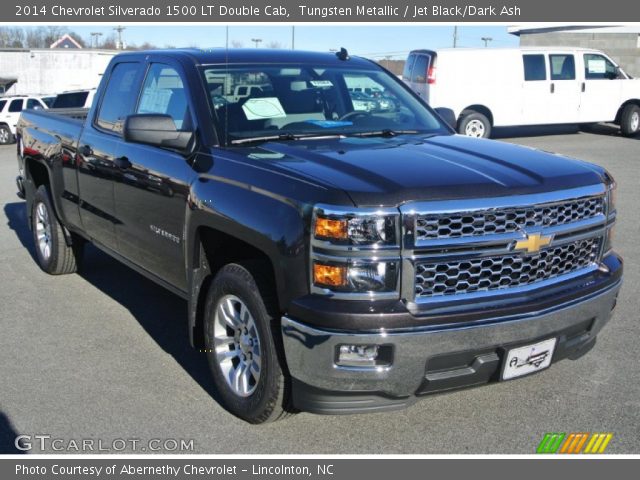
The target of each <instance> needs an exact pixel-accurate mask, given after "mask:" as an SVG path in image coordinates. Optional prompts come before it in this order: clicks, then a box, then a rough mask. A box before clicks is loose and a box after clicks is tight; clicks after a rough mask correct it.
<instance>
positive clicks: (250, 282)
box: [205, 264, 290, 423]
mask: <svg viewBox="0 0 640 480" xmlns="http://www.w3.org/2000/svg"><path fill="white" fill-rule="evenodd" d="M259 270H260V266H259V265H254V264H251V265H240V264H229V265H226V266H224V267H223V268H222V269H220V271H219V272H218V274H217V275H216V277H215V279H214V280H213V282H212V283H211V286H210V288H209V291H208V293H207V300H206V306H205V343H206V347H207V359H208V362H209V367H210V369H211V373H212V375H213V380H214V383H215V385H216V388H217V390H218V392H219V393H220V396H221V399H222V403H223V406H224V407H225V408H226V409H227V410H229V411H230V412H231V413H233V414H234V415H236V416H238V417H240V418H242V419H244V420H246V421H247V422H250V423H266V422H271V421H274V420H278V419H280V418H282V417H284V416H286V415H287V413H288V412H289V411H290V407H289V385H288V379H287V378H286V377H285V373H284V371H283V370H284V369H283V367H282V366H281V361H280V359H279V356H278V350H277V343H278V342H277V341H276V340H277V335H278V331H277V329H278V323H277V322H275V320H276V315H275V313H273V312H274V309H273V303H272V302H273V300H272V298H271V296H270V294H269V293H268V292H270V290H271V289H270V288H269V285H268V284H265V280H264V279H265V278H266V277H264V276H263V275H262V274H261V272H260V271H259ZM270 312H272V313H270Z"/></svg>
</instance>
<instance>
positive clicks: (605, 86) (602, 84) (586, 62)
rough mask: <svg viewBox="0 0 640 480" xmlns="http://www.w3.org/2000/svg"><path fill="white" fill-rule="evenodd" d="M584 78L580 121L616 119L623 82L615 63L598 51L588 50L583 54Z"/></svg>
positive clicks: (620, 101)
mask: <svg viewBox="0 0 640 480" xmlns="http://www.w3.org/2000/svg"><path fill="white" fill-rule="evenodd" d="M581 62H582V67H583V68H582V71H583V72H584V78H583V79H582V84H581V85H582V87H581V96H580V122H604V121H613V120H614V119H615V117H616V113H617V112H618V108H620V105H621V104H622V98H621V97H622V87H623V84H622V82H624V81H625V79H624V77H623V76H622V75H620V74H619V70H618V68H617V67H616V65H615V64H614V63H613V62H612V61H611V60H610V59H609V58H607V57H605V56H604V55H602V54H599V53H585V54H583V55H582V58H581Z"/></svg>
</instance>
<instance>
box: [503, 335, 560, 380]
mask: <svg viewBox="0 0 640 480" xmlns="http://www.w3.org/2000/svg"><path fill="white" fill-rule="evenodd" d="M556 341H557V339H556V338H551V339H549V340H545V341H543V342H539V343H536V344H534V345H527V346H525V347H518V348H514V349H512V350H509V352H508V353H507V356H506V358H505V362H504V370H503V371H502V379H503V380H509V379H510V378H516V377H522V376H523V375H528V374H530V373H533V372H537V371H538V370H544V369H545V368H547V367H548V366H549V365H551V358H552V357H553V350H554V349H555V348H556Z"/></svg>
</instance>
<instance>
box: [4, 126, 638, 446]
mask: <svg viewBox="0 0 640 480" xmlns="http://www.w3.org/2000/svg"><path fill="white" fill-rule="evenodd" d="M498 133H499V136H500V137H502V140H503V141H510V142H515V143H519V144H523V145H529V146H533V147H537V148H541V149H544V150H548V151H553V152H558V153H561V154H566V155H570V156H574V157H578V158H582V159H586V160H589V161H592V162H595V163H598V164H600V165H602V166H604V167H606V168H607V169H608V170H609V171H610V172H611V173H612V174H613V175H614V176H615V178H616V179H617V180H618V184H619V194H618V209H619V224H618V227H617V239H616V249H617V250H618V251H619V252H620V253H621V254H622V255H623V256H624V259H625V277H626V280H625V281H626V283H625V286H624V288H623V291H622V293H621V296H620V299H619V302H618V307H617V309H616V311H615V315H614V318H613V319H612V321H611V323H610V324H609V325H608V326H607V328H605V330H604V331H603V332H602V333H601V334H600V336H599V340H598V343H597V345H596V347H595V348H594V349H593V350H592V351H591V352H590V353H589V354H588V355H587V356H585V357H583V358H582V359H580V360H579V361H563V362H560V363H558V364H556V365H554V366H553V367H552V368H551V369H549V370H547V371H546V372H544V373H541V374H539V375H534V376H531V377H527V378H523V379H520V380H518V381H513V382H505V383H498V384H493V385H491V386H486V387H481V388H475V389H470V390H464V391H459V392H455V393H450V394H446V395H438V396H432V397H428V398H425V399H423V400H422V401H420V402H418V403H417V404H415V405H414V406H412V407H411V408H409V409H407V410H403V411H398V412H393V413H384V414H369V415H353V416H346V417H345V416H339V417H332V416H317V415H312V414H307V413H302V414H299V415H296V416H294V417H292V418H289V419H288V420H285V421H281V422H278V423H275V424H269V425H263V426H258V427H256V426H250V425H248V424H245V423H244V422H242V421H240V420H238V419H236V418H235V417H233V416H231V415H230V414H228V413H227V412H226V411H225V410H223V409H222V408H221V407H220V406H219V405H218V403H217V402H216V400H215V392H214V390H213V386H212V382H211V380H210V378H209V373H208V370H207V366H206V362H205V359H204V357H203V356H202V354H199V353H197V352H195V351H193V350H192V349H191V348H190V347H189V344H188V338H187V329H186V313H187V309H186V303H185V302H184V301H183V300H181V299H179V298H178V297H175V296H173V295H172V294H170V293H168V292H167V291H165V290H163V289H162V288H161V287H158V286H156V285H155V284H154V283H152V282H150V281H148V280H146V279H145V278H143V277H141V276H140V275H138V274H137V273H135V272H133V271H132V270H129V269H128V268H126V267H124V266H122V265H120V264H119V263H118V262H116V261H115V260H112V259H111V258H109V257H108V256H106V255H105V254H102V253H100V252H98V251H97V250H95V249H93V248H90V249H89V250H88V252H87V257H86V263H85V268H84V271H83V272H82V273H81V274H78V275H68V276H61V277H52V276H48V275H46V274H44V273H42V272H41V271H40V269H39V268H38V266H37V265H36V263H35V261H34V260H33V258H32V256H33V255H34V248H33V246H32V240H31V234H30V232H29V231H28V229H27V225H26V216H25V208H24V202H23V201H22V200H20V199H19V198H17V197H16V195H15V191H16V188H15V184H14V178H15V175H16V169H17V167H16V160H15V146H5V147H0V204H1V205H2V211H1V212H0V217H2V221H1V222H0V452H4V453H19V452H16V451H15V447H14V446H13V442H14V438H15V436H16V435H18V434H25V435H32V436H34V435H42V434H46V435H51V437H52V438H58V439H63V440H64V443H58V445H59V446H60V445H68V443H67V442H69V441H70V440H75V441H77V442H80V441H82V440H83V439H96V440H97V439H100V440H102V441H103V442H104V445H108V446H112V445H113V443H112V442H113V440H114V439H140V440H141V441H142V442H143V444H144V442H146V441H147V440H150V439H193V446H194V449H193V451H189V452H187V453H225V454H240V453H260V454H275V453H278V454H303V453H304V454H310V453H321V454H355V453H368V454H401V453H410V454H423V453H534V452H535V448H536V446H537V445H538V443H539V442H540V440H541V439H542V437H543V435H544V434H545V433H546V432H612V433H613V435H614V436H613V440H612V441H611V443H610V444H609V448H608V450H607V451H608V453H640V413H639V412H640V361H639V360H640V357H639V354H638V352H640V349H639V348H638V339H639V338H640V313H639V312H640V295H638V294H637V291H636V290H637V286H638V285H640V269H639V268H638V267H639V263H640V253H638V248H639V247H638V239H639V238H640V221H639V220H640V213H639V209H640V188H639V187H640V138H635V139H626V138H622V137H620V136H618V135H617V134H616V133H615V131H614V130H613V129H610V128H608V127H599V128H598V129H597V130H596V131H595V132H593V133H578V132H576V131H575V129H572V128H568V129H566V128H556V129H521V130H510V131H503V132H498ZM513 135H518V136H517V137H515V138H511V137H512V136H513ZM39 451H40V449H39V445H38V444H37V442H34V450H33V452H34V453H38V452H39ZM126 451H130V449H129V448H128V447H127V450H126ZM47 452H53V451H52V450H50V449H49V450H47ZM70 453H76V452H75V451H73V450H70ZM110 453H117V452H114V451H111V452H110ZM138 453H147V452H144V451H138ZM163 453H174V452H167V451H165V452H163Z"/></svg>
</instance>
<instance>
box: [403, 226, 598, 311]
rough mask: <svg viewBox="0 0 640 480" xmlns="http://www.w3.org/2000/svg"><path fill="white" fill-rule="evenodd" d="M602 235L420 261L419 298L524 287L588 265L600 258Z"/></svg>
mask: <svg viewBox="0 0 640 480" xmlns="http://www.w3.org/2000/svg"><path fill="white" fill-rule="evenodd" d="M600 244H601V239H600V238H589V239H586V240H579V241H575V242H572V243H566V244H564V245H558V246H556V247H553V246H552V247H550V248H546V249H543V250H540V251H539V252H536V253H535V254H522V253H514V254H509V255H502V256H492V257H478V258H469V259H463V260H455V261H453V260H452V261H442V262H437V263H436V262H432V263H417V264H416V267H415V268H416V275H415V296H416V299H419V298H426V297H432V296H442V295H459V294H465V293H473V292H483V291H492V290H500V289H506V288H513V287H523V286H526V285H530V284H532V283H535V282H540V281H544V280H548V279H552V278H554V277H558V276H561V275H565V274H569V273H572V272H575V271H578V270H580V269H583V268H586V267H588V266H589V265H592V264H594V263H596V262H597V260H598V255H599V251H600Z"/></svg>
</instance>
